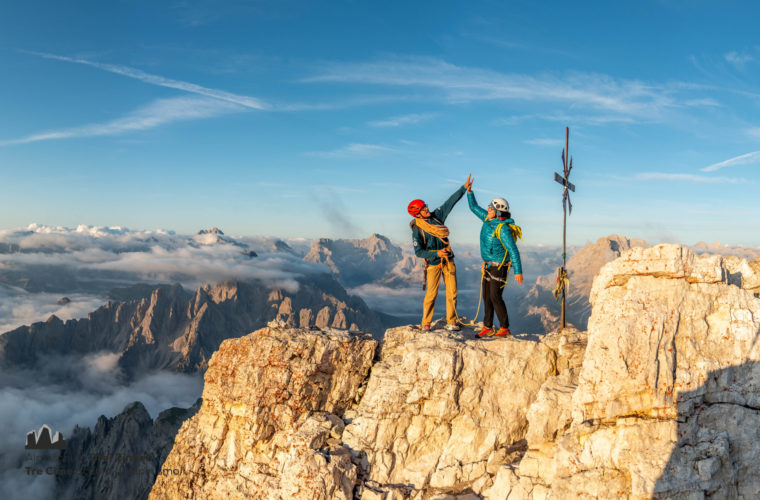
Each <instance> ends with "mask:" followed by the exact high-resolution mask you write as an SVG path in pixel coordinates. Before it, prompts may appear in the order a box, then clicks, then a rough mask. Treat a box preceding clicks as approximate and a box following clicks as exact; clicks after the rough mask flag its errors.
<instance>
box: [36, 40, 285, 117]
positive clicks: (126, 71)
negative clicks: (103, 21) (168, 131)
mask: <svg viewBox="0 0 760 500" xmlns="http://www.w3.org/2000/svg"><path fill="white" fill-rule="evenodd" d="M25 53H27V54H33V55H36V56H39V57H44V58H45V59H54V60H56V61H66V62H70V63H76V64H84V65H86V66H91V67H93V68H97V69H101V70H103V71H108V72H110V73H115V74H117V75H122V76H126V77H127V78H134V79H135V80H140V81H142V82H145V83H149V84H151V85H158V86H159V87H168V88H172V89H177V90H182V91H185V92H190V93H193V94H200V95H204V96H207V97H212V98H214V99H219V100H222V101H228V102H231V103H234V104H238V105H240V106H245V107H246V108H251V109H259V110H266V109H269V108H270V106H269V105H268V104H266V103H264V102H263V101H261V100H259V99H257V98H255V97H250V96H246V95H239V94H233V93H231V92H227V91H224V90H219V89H211V88H208V87H203V86H201V85H197V84H195V83H190V82H183V81H181V80H172V79H170V78H165V77H163V76H158V75H152V74H150V73H146V72H144V71H142V70H139V69H135V68H130V67H129V66H121V65H117V64H106V63H100V62H96V61H90V60H87V59H81V58H75V57H66V56H59V55H55V54H47V53H44V52H31V51H25Z"/></svg>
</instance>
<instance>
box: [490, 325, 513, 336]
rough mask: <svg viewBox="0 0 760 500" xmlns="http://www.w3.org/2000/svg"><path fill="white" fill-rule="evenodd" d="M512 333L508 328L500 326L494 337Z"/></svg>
mask: <svg viewBox="0 0 760 500" xmlns="http://www.w3.org/2000/svg"><path fill="white" fill-rule="evenodd" d="M511 336H512V333H510V331H509V328H504V327H501V328H499V330H498V331H497V332H496V333H495V334H494V337H511Z"/></svg>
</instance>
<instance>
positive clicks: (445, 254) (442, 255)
mask: <svg viewBox="0 0 760 500" xmlns="http://www.w3.org/2000/svg"><path fill="white" fill-rule="evenodd" d="M450 255H451V253H450V252H449V250H448V249H446V248H442V249H440V250H438V257H440V258H442V259H445V258H447V257H449V256H450Z"/></svg>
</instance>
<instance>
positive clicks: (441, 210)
mask: <svg viewBox="0 0 760 500" xmlns="http://www.w3.org/2000/svg"><path fill="white" fill-rule="evenodd" d="M465 190H466V188H465V187H464V186H461V187H460V188H459V189H457V190H456V191H454V194H452V195H451V196H449V199H448V200H446V201H445V202H444V204H443V205H441V206H440V207H438V208H436V209H435V210H433V216H434V217H435V218H436V219H438V220H439V221H441V222H443V221H445V220H446V217H448V216H449V213H451V209H452V208H454V205H456V204H457V202H458V201H459V200H461V199H462V196H464V192H465Z"/></svg>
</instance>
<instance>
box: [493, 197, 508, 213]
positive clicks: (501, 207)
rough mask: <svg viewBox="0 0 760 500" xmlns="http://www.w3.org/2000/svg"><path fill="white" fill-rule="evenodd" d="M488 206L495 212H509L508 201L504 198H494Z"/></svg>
mask: <svg viewBox="0 0 760 500" xmlns="http://www.w3.org/2000/svg"><path fill="white" fill-rule="evenodd" d="M490 206H491V207H493V209H494V210H496V211H497V212H509V203H507V200H505V199H504V198H494V199H493V200H491V205H490Z"/></svg>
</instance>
